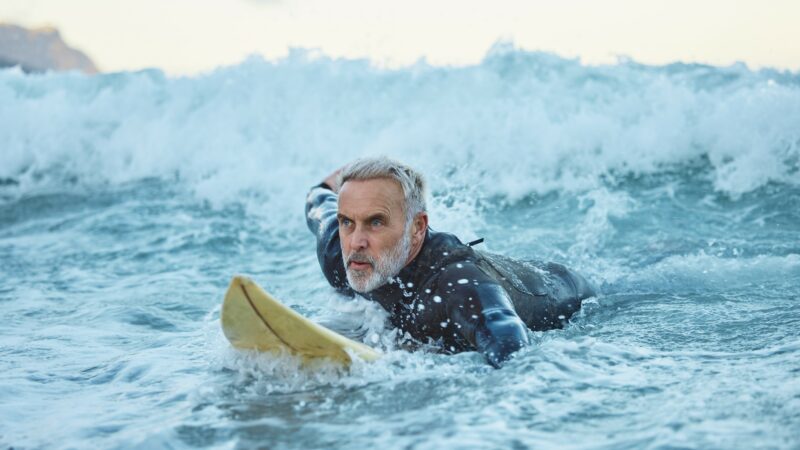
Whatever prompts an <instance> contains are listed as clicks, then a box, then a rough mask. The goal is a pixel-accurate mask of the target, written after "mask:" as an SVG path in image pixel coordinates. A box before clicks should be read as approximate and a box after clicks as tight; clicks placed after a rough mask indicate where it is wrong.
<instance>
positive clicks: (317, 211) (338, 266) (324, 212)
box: [306, 177, 353, 295]
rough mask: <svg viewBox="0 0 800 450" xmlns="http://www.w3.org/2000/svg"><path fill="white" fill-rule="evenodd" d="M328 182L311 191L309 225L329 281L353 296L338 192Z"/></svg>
mask: <svg viewBox="0 0 800 450" xmlns="http://www.w3.org/2000/svg"><path fill="white" fill-rule="evenodd" d="M328 178H330V177H328ZM328 182H329V180H328V179H326V180H325V182H324V183H321V184H319V185H317V186H314V187H313V188H311V191H310V192H309V193H308V197H307V198H306V224H307V225H308V229H309V230H311V232H312V233H314V235H315V236H316V237H317V259H318V260H319V265H320V268H321V269H322V273H323V274H325V278H326V279H327V280H328V283H330V285H331V286H333V287H334V288H336V290H338V291H340V292H342V293H345V294H348V295H353V291H352V289H351V288H350V285H349V284H347V276H346V274H345V270H344V261H343V260H342V246H341V244H340V243H339V223H338V221H337V219H336V213H337V204H336V202H337V195H336V193H335V192H334V191H332V190H331V189H330V188H331V186H330V185H328V184H327V183H328ZM334 183H335V182H334ZM334 187H335V186H334Z"/></svg>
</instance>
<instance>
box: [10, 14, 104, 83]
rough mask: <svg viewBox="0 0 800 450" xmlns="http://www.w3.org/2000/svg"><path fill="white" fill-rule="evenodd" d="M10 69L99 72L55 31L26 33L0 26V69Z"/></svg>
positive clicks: (26, 30) (41, 29)
mask: <svg viewBox="0 0 800 450" xmlns="http://www.w3.org/2000/svg"><path fill="white" fill-rule="evenodd" d="M9 66H20V67H21V68H22V70H24V71H26V72H40V71H46V70H80V71H83V72H86V73H97V71H98V70H97V67H96V66H95V65H94V63H93V62H92V60H91V59H89V57H88V56H86V55H85V54H84V53H83V52H81V51H80V50H76V49H74V48H71V47H70V46H68V45H67V44H66V43H65V42H64V40H63V39H61V35H60V34H59V32H58V30H56V29H55V28H50V27H46V28H38V29H33V30H29V29H26V28H23V27H19V26H16V25H11V24H4V23H0V67H9Z"/></svg>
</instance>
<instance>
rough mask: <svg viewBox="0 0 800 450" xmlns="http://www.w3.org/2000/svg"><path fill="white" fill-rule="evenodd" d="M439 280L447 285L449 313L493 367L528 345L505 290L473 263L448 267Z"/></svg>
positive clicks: (523, 328) (521, 323)
mask: <svg viewBox="0 0 800 450" xmlns="http://www.w3.org/2000/svg"><path fill="white" fill-rule="evenodd" d="M445 274H447V275H446V276H443V277H442V278H441V279H440V283H442V282H444V285H445V286H446V290H445V292H446V295H447V296H448V302H447V308H448V316H449V318H450V320H451V321H453V322H454V323H455V324H456V328H458V329H459V330H461V334H462V336H463V337H464V338H465V339H466V340H467V341H468V342H469V343H470V344H472V345H473V346H475V348H477V349H478V351H479V352H481V353H483V355H484V357H485V358H486V360H487V361H488V362H489V364H491V365H492V366H494V367H500V365H501V364H502V363H503V362H504V361H506V360H507V359H508V358H509V357H511V355H512V354H513V353H514V352H516V351H517V350H519V349H521V348H522V347H524V346H526V345H528V344H529V339H528V332H527V328H526V327H525V324H524V323H523V322H522V320H521V319H520V318H519V316H517V313H516V312H514V308H513V306H512V303H511V298H509V296H508V294H507V293H506V291H505V290H504V289H503V288H502V287H501V286H500V285H499V284H497V282H496V281H495V280H493V279H491V278H490V277H489V276H487V275H486V274H485V273H484V272H483V271H481V270H480V269H478V268H477V267H476V266H474V265H473V264H471V263H463V264H461V263H460V264H458V265H455V266H449V267H448V268H447V270H445Z"/></svg>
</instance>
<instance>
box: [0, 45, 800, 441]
mask: <svg viewBox="0 0 800 450" xmlns="http://www.w3.org/2000/svg"><path fill="white" fill-rule="evenodd" d="M366 155H387V156H390V157H393V158H397V159H400V160H402V161H404V162H406V163H408V164H410V165H412V166H414V167H416V168H417V169H419V170H420V171H422V172H423V173H424V174H425V175H426V177H427V179H428V183H429V187H430V192H429V214H430V223H431V226H432V227H433V228H434V229H436V230H438V231H449V232H451V233H454V234H456V235H457V236H459V237H460V238H461V239H462V241H464V242H466V241H469V240H473V239H476V238H480V237H482V238H485V242H484V244H481V246H482V248H483V250H486V251H490V252H496V253H502V254H505V255H508V256H512V257H517V258H527V259H541V260H548V261H556V262H560V263H562V264H565V265H567V266H569V267H571V268H573V269H574V270H576V271H577V272H579V273H581V274H583V275H584V276H585V277H586V278H587V279H589V280H590V281H591V282H592V283H593V284H595V285H596V286H597V287H598V289H599V290H600V292H601V294H600V295H599V296H598V297H596V298H592V299H590V300H588V301H586V302H585V303H584V307H583V309H582V310H581V311H580V313H578V314H577V315H576V316H575V317H573V318H572V320H571V321H570V323H569V324H568V325H567V326H566V327H565V328H564V329H562V330H554V331H547V332H537V333H531V339H532V343H533V344H532V345H531V346H529V347H527V348H525V349H524V350H522V351H521V352H519V353H518V355H517V356H516V357H515V358H514V359H513V360H511V361H509V362H508V363H507V364H506V365H505V366H504V367H502V368H501V369H499V370H495V369H492V368H491V367H490V366H488V365H487V364H486V363H485V362H484V360H483V358H482V357H481V356H480V355H479V354H477V353H475V352H466V353H460V354H457V355H445V354H440V353H437V352H436V351H435V349H434V348H430V347H427V346H422V347H421V348H419V349H416V350H411V349H409V348H407V347H406V346H403V345H399V344H398V338H399V336H398V332H397V330H394V329H392V328H391V326H390V325H389V324H388V322H387V319H386V314H385V313H384V312H383V311H382V310H381V309H380V307H378V306H377V305H375V304H372V303H370V302H368V301H366V300H361V299H354V300H351V299H349V298H346V297H342V296H340V295H338V294H336V293H335V292H334V291H333V290H332V289H331V288H330V287H329V286H328V285H327V283H326V282H325V279H324V277H323V276H322V273H321V271H320V269H319V266H318V264H317V260H316V255H315V253H314V248H315V245H314V238H313V235H312V234H311V233H310V232H309V231H308V229H307V228H306V224H305V218H304V216H303V207H304V200H305V196H306V193H307V191H308V189H309V187H311V186H312V185H314V184H316V183H318V182H319V181H320V180H321V179H322V178H323V177H325V176H326V175H328V174H329V173H330V172H331V171H333V170H334V169H336V168H337V167H339V166H341V165H343V164H344V163H346V162H348V161H350V160H352V159H354V158H357V157H360V156H366ZM235 274H246V275H248V276H250V277H252V278H253V279H254V280H255V281H257V282H258V283H259V284H261V285H262V286H264V287H265V288H266V289H267V290H269V291H271V292H272V293H274V294H275V295H276V297H278V298H280V299H282V300H283V301H284V302H285V303H287V304H288V305H290V306H292V307H293V308H295V309H297V310H298V311H300V312H301V313H303V314H305V315H307V316H308V317H310V318H312V319H313V320H315V321H317V322H319V323H322V324H324V325H326V326H329V327H331V328H333V329H335V330H337V331H339V332H341V333H343V334H346V335H348V336H351V337H354V338H357V339H361V340H364V341H366V342H367V343H369V344H371V345H373V346H375V347H377V348H379V349H380V350H382V351H383V352H385V356H384V357H383V358H382V359H380V360H379V361H377V362H374V363H364V362H356V363H355V364H354V365H353V366H352V367H351V368H349V369H345V368H342V367H338V366H335V365H333V364H325V363H323V364H320V365H319V366H318V367H316V369H315V370H307V369H303V368H302V367H301V366H300V363H299V361H297V360H296V359H295V358H293V357H291V356H289V355H283V356H272V355H264V354H255V353H253V352H248V351H237V350H234V349H232V348H231V347H230V345H229V344H228V342H227V341H226V340H225V338H224V336H223V334H222V331H221V329H220V326H219V312H220V304H221V301H222V296H223V294H224V292H225V289H226V288H227V285H228V283H229V282H230V279H231V277H232V276H233V275H235ZM0 323H1V324H2V325H0V448H3V449H7V448H9V449H10V448H13V449H15V450H20V449H87V448H103V449H160V448H164V449H194V448H210V449H255V448H269V449H308V448H341V449H363V448H380V449H384V448H386V449H400V448H402V449H439V448H466V449H509V448H513V449H523V448H536V449H550V448H552V449H626V448H631V449H642V448H648V449H668V448H669V449H676V448H694V449H714V448H720V449H731V448H741V449H754V448H764V449H773V448H780V449H792V448H794V449H796V448H800V73H793V72H788V71H779V70H772V69H762V70H753V69H750V68H748V67H746V66H745V65H742V64H737V65H732V66H728V67H715V66H707V65H700V64H684V63H675V64H670V65H665V66H648V65H643V64H639V63H636V62H635V61H630V60H620V61H619V62H618V63H616V64H611V65H599V66H591V65H585V64H582V63H581V62H580V61H578V60H571V59H565V58H562V57H559V56H556V55H552V54H547V53H538V52H526V51H522V50H518V49H515V48H513V47H511V46H509V45H498V46H496V47H495V48H493V49H492V50H491V51H490V52H489V53H488V54H487V55H486V57H485V58H484V60H483V61H482V62H481V63H480V64H476V65H471V66H465V67H436V66H431V65H428V64H427V63H425V62H420V63H418V64H416V65H413V66H410V67H404V68H394V69H389V68H380V67H375V66H374V65H372V64H370V62H369V61H366V60H349V59H332V58H329V57H327V56H325V55H322V54H319V53H317V52H313V51H304V50H295V51H292V52H291V53H290V54H289V56H288V57H286V58H284V59H281V60H278V61H265V60H263V59H261V58H258V57H251V58H249V59H247V60H245V61H243V62H242V63H241V64H238V65H235V66H230V67H222V68H219V69H217V70H214V71H212V72H208V73H204V74H199V75H196V76H189V77H171V76H167V75H165V74H163V73H162V72H160V71H158V70H143V71H139V72H121V73H107V74H101V75H96V76H86V75H81V74H78V73H61V74H56V73H47V74H24V73H22V72H21V71H19V70H15V69H6V70H2V71H0Z"/></svg>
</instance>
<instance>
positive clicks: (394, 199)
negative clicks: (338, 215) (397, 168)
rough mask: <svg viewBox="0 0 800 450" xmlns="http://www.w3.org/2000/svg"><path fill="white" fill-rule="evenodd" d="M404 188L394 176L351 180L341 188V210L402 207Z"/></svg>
mask: <svg viewBox="0 0 800 450" xmlns="http://www.w3.org/2000/svg"><path fill="white" fill-rule="evenodd" d="M404 199H405V198H404V196H403V188H402V187H401V186H400V183H399V182H397V180H394V179H392V178H373V179H369V180H349V181H347V182H345V183H344V184H343V185H342V186H341V188H340V189H339V210H340V211H341V210H342V208H345V209H351V208H356V209H362V208H381V207H385V208H387V209H391V208H401V209H402V207H403V203H404Z"/></svg>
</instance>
